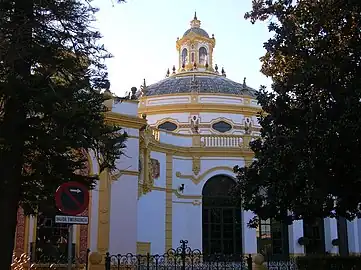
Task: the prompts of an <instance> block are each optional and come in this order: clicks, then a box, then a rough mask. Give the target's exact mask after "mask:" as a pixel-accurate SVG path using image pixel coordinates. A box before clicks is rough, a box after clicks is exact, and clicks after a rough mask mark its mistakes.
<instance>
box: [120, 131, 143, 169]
mask: <svg viewBox="0 0 361 270" xmlns="http://www.w3.org/2000/svg"><path fill="white" fill-rule="evenodd" d="M125 144H126V148H124V149H123V151H124V155H122V156H121V157H120V159H118V160H117V161H116V166H117V169H118V170H128V171H138V170H139V139H138V138H132V137H130V138H128V139H127V141H126V143H125Z"/></svg>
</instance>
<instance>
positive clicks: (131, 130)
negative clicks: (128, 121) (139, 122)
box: [122, 127, 139, 141]
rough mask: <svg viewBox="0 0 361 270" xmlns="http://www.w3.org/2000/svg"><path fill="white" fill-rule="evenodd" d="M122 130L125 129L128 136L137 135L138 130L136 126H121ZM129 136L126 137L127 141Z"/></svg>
mask: <svg viewBox="0 0 361 270" xmlns="http://www.w3.org/2000/svg"><path fill="white" fill-rule="evenodd" d="M122 130H123V131H125V132H126V133H127V135H128V136H129V137H139V130H138V129H136V128H124V127H123V128H122ZM129 137H128V138H127V141H128V140H129V139H130V138H129Z"/></svg>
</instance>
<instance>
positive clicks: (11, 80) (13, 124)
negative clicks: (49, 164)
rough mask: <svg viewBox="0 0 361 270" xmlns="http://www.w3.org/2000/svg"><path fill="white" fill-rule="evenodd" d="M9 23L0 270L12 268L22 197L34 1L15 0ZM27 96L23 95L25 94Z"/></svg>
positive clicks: (0, 224) (0, 194) (0, 199)
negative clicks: (9, 47) (11, 28)
mask: <svg viewBox="0 0 361 270" xmlns="http://www.w3.org/2000/svg"><path fill="white" fill-rule="evenodd" d="M14 4H15V5H14V12H13V15H12V18H11V23H12V25H13V27H14V30H13V34H12V36H11V37H10V42H11V46H12V50H15V52H16V54H14V53H12V55H13V56H14V55H15V56H16V57H15V59H13V60H12V61H13V62H9V61H7V62H6V63H5V64H6V65H7V67H8V68H9V69H10V72H9V76H8V78H7V79H8V85H9V89H11V93H9V94H8V96H4V105H3V108H2V109H3V113H4V117H3V119H2V121H3V127H4V129H5V130H4V131H3V132H2V135H3V138H2V139H3V142H4V145H5V146H6V147H3V149H2V154H3V157H2V158H1V162H2V168H3V170H2V171H1V172H0V180H1V182H2V186H1V190H0V213H1V215H2V219H1V222H0V239H1V247H2V249H1V252H0V269H1V270H8V269H11V262H12V253H13V250H14V241H15V231H16V222H17V220H16V219H17V211H18V207H19V201H20V199H21V181H22V177H21V176H22V169H23V163H24V148H25V141H26V138H27V135H28V134H24V133H25V130H26V129H27V128H26V109H25V104H24V103H25V102H24V101H25V99H26V98H24V94H25V93H27V92H28V91H27V89H28V85H29V83H30V82H31V80H30V78H31V63H32V61H31V60H32V55H31V48H32V46H31V45H32V44H31V42H32V28H33V21H34V20H33V8H34V7H33V0H26V1H24V0H15V1H14ZM25 96H26V95H25Z"/></svg>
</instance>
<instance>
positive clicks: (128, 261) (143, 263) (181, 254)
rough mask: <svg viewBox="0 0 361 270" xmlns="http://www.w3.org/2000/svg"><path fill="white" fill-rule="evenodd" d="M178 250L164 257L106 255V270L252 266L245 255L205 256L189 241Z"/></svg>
mask: <svg viewBox="0 0 361 270" xmlns="http://www.w3.org/2000/svg"><path fill="white" fill-rule="evenodd" d="M180 244H181V245H180V246H179V247H178V248H176V249H169V250H168V251H167V252H166V253H165V254H163V255H158V254H156V255H150V254H147V255H134V254H130V253H128V254H124V255H122V254H117V255H110V254H109V253H107V254H106V257H105V264H106V267H105V269H106V270H110V269H113V268H115V269H154V270H158V269H177V270H178V269H179V270H183V269H184V270H185V269H192V270H197V269H237V270H246V269H250V268H249V267H250V266H251V264H252V257H251V256H250V255H249V256H244V255H241V254H239V255H237V256H233V255H217V254H215V255H204V254H202V252H201V251H200V250H199V249H191V248H190V247H189V246H188V241H187V240H182V241H180Z"/></svg>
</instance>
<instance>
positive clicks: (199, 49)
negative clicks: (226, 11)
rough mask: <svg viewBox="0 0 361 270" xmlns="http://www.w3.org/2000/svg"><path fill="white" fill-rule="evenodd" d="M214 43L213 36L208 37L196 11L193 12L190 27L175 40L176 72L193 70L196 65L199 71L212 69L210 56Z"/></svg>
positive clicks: (211, 56)
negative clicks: (176, 54) (177, 60)
mask: <svg viewBox="0 0 361 270" xmlns="http://www.w3.org/2000/svg"><path fill="white" fill-rule="evenodd" d="M215 43H216V42H215V39H214V37H212V38H210V37H209V35H208V33H207V32H206V31H205V30H204V29H202V28H201V21H200V20H198V17H197V13H194V17H193V20H192V21H191V22H190V28H189V29H188V30H187V31H186V32H185V33H184V35H183V37H182V38H180V39H177V42H176V45H177V46H176V47H177V50H178V54H179V68H178V72H184V71H191V70H194V66H197V70H199V71H213V69H212V58H213V49H214V47H215ZM207 64H208V68H207V67H206V65H207Z"/></svg>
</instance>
